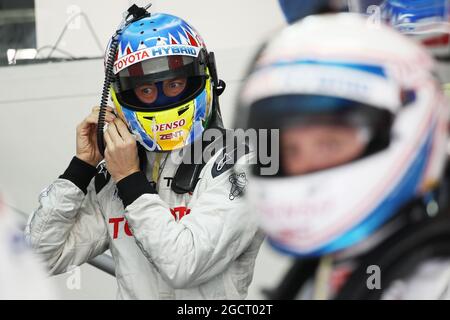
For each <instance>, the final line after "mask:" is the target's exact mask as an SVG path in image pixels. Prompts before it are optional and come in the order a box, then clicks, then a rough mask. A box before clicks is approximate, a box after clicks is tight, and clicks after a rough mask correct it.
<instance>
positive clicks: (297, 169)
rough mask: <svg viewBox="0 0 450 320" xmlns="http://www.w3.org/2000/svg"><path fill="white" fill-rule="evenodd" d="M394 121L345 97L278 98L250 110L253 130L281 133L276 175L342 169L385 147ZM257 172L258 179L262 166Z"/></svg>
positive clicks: (258, 104) (380, 110) (376, 109)
mask: <svg viewBox="0 0 450 320" xmlns="http://www.w3.org/2000/svg"><path fill="white" fill-rule="evenodd" d="M275 115H276V116H275ZM391 117H392V115H391V113H390V112H389V111H386V110H382V109H379V108H375V107H372V106H368V105H364V104H362V103H360V102H355V101H349V100H346V99H341V98H335V97H325V96H311V95H295V96H279V97H272V98H268V99H263V100H260V101H257V102H256V103H254V104H253V105H252V106H251V109H250V119H252V120H251V121H250V122H249V127H251V128H257V129H278V130H279V137H280V142H279V148H280V150H279V155H280V158H279V164H280V166H279V168H280V170H279V173H278V174H277V175H276V176H297V175H303V174H308V173H312V172H316V171H321V170H326V169H330V168H333V167H337V166H340V165H344V164H347V163H349V162H352V161H355V160H357V159H360V158H363V157H365V156H367V155H369V154H372V153H374V152H377V151H379V150H381V149H384V148H386V147H387V146H388V144H389V140H390V128H391ZM254 169H256V171H255V172H254V173H255V174H256V175H259V173H258V172H261V171H260V170H259V169H260V168H259V164H257V165H256V166H255V168H254Z"/></svg>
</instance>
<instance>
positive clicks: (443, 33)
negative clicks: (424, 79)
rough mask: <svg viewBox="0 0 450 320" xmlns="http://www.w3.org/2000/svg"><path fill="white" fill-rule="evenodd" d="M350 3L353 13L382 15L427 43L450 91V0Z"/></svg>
mask: <svg viewBox="0 0 450 320" xmlns="http://www.w3.org/2000/svg"><path fill="white" fill-rule="evenodd" d="M348 4H349V9H350V11H351V12H358V13H362V14H364V15H369V16H370V15H372V16H374V15H378V19H379V20H380V21H382V22H384V23H386V24H388V25H390V26H392V27H393V28H395V29H396V30H398V31H399V32H401V33H403V34H405V35H407V36H409V37H411V38H413V39H414V40H415V41H417V42H419V43H421V44H423V45H424V46H426V47H427V48H428V50H430V52H431V54H432V55H433V56H434V57H435V58H436V59H437V61H438V67H437V68H436V72H437V74H438V76H439V79H440V81H441V82H442V83H443V84H444V88H445V89H446V90H447V91H448V88H449V84H450V65H449V64H448V60H449V58H450V1H449V0H376V1H375V0H349V1H348ZM372 20H373V19H372Z"/></svg>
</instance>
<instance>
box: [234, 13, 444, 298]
mask: <svg viewBox="0 0 450 320" xmlns="http://www.w3.org/2000/svg"><path fill="white" fill-rule="evenodd" d="M435 66H436V65H435V61H434V60H433V58H432V57H431V56H430V55H429V53H428V52H427V51H426V50H425V49H424V48H423V47H421V46H419V45H417V44H416V43H414V42H413V41H412V40H410V39H408V38H406V37H404V36H402V35H401V34H399V33H397V32H395V31H394V30H392V29H391V28H388V27H386V26H384V25H381V26H378V27H374V26H373V25H370V24H367V23H366V20H365V19H364V18H363V17H361V16H358V15H354V14H349V13H340V14H325V15H316V16H309V17H307V18H304V19H303V20H301V21H299V22H297V23H295V24H293V25H291V26H289V27H287V28H285V29H284V30H282V31H281V32H279V33H278V34H276V35H273V36H272V37H271V40H269V41H268V42H267V43H266V45H265V46H264V48H263V49H262V51H261V52H260V53H259V56H258V58H257V59H256V61H255V62H254V66H253V67H252V69H251V71H250V73H249V75H248V77H247V79H246V81H245V82H244V84H243V88H242V91H241V94H240V99H239V101H240V102H239V109H238V110H237V113H238V114H239V118H238V119H237V120H236V124H237V127H243V128H256V129H276V130H279V137H280V142H279V145H280V170H279V172H278V173H277V174H276V175H275V176H264V175H262V174H261V172H262V170H261V169H262V168H263V167H264V166H263V165H262V164H258V165H256V166H254V167H253V168H252V169H251V172H252V175H251V178H252V185H251V186H249V188H248V189H247V196H248V199H249V202H250V205H251V208H252V209H253V211H254V212H255V213H257V214H258V216H259V218H260V221H261V227H262V229H263V230H264V231H265V232H266V233H267V235H268V237H269V242H270V243H271V244H272V245H273V246H274V247H275V248H276V249H277V250H279V251H281V252H283V253H285V254H289V255H291V256H294V257H295V258H296V262H295V264H294V267H293V268H292V269H291V270H290V272H289V273H288V275H287V276H286V280H285V282H284V283H283V284H282V285H280V286H279V290H280V291H273V292H272V293H271V297H272V298H281V299H282V298H286V296H287V295H288V294H289V295H291V298H292V297H295V298H300V299H333V298H334V299H380V298H381V299H449V298H450V219H449V218H450V215H449V213H450V212H449V206H448V195H449V189H448V182H449V175H448V172H447V174H444V173H445V168H446V166H447V157H446V146H447V142H448V121H447V119H448V114H449V104H448V101H447V99H446V98H445V96H444V94H443V92H442V90H441V88H440V86H439V83H438V81H437V79H436V78H435V76H434V72H435ZM372 272H373V275H372ZM371 276H373V277H371ZM372 280H373V283H372V282H371V281H372ZM372 285H373V286H372ZM283 288H284V289H283ZM286 288H288V289H286ZM282 289H283V290H284V291H283V292H281V290H282ZM284 292H285V293H286V295H283V294H282V293H284ZM292 292H295V294H294V295H292Z"/></svg>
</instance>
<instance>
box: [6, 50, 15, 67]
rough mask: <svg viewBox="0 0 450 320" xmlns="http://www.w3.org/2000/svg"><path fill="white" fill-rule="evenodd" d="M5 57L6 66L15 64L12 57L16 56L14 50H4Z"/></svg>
mask: <svg viewBox="0 0 450 320" xmlns="http://www.w3.org/2000/svg"><path fill="white" fill-rule="evenodd" d="M6 56H7V57H8V64H15V63H16V60H15V59H14V57H15V56H16V49H8V50H6Z"/></svg>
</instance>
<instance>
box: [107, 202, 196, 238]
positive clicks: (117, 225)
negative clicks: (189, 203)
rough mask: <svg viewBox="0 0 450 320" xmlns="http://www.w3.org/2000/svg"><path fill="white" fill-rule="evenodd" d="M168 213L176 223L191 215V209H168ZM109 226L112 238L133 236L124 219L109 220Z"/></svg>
mask: <svg viewBox="0 0 450 320" xmlns="http://www.w3.org/2000/svg"><path fill="white" fill-rule="evenodd" d="M170 213H171V214H172V216H173V217H174V219H175V220H176V221H179V220H181V219H182V218H183V217H184V216H186V215H188V214H189V213H191V209H189V208H187V207H175V208H171V209H170ZM108 222H109V224H110V225H112V238H113V239H117V238H118V237H119V235H120V234H123V233H124V234H125V235H127V236H129V237H131V236H133V233H132V232H131V229H130V226H129V225H128V221H126V220H125V217H116V218H109V220H108Z"/></svg>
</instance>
